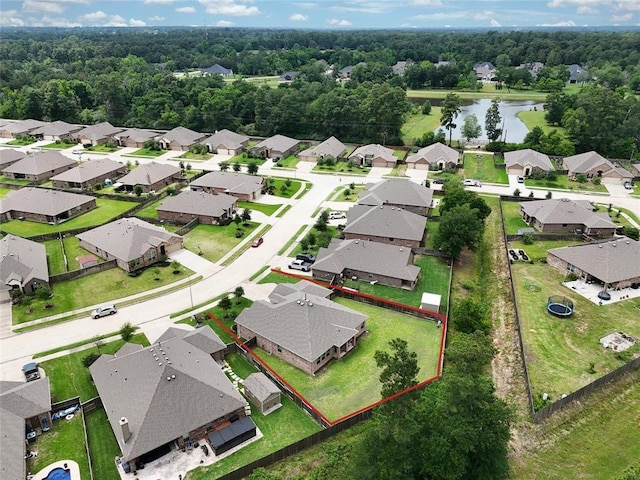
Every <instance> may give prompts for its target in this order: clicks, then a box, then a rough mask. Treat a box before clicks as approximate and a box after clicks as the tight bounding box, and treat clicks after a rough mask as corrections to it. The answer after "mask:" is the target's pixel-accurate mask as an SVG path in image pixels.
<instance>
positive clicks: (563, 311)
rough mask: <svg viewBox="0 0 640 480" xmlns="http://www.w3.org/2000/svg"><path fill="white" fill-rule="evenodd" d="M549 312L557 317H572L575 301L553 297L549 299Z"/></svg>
mask: <svg viewBox="0 0 640 480" xmlns="http://www.w3.org/2000/svg"><path fill="white" fill-rule="evenodd" d="M547 311H548V312H549V313H550V314H551V315H555V316H556V317H560V318H566V317H570V316H571V315H573V301H572V300H571V299H569V298H567V297H561V296H551V297H549V298H548V299H547Z"/></svg>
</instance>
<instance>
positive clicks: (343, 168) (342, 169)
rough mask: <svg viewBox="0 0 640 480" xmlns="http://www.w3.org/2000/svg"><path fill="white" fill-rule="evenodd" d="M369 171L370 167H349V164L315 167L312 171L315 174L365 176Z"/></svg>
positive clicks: (339, 163) (341, 163)
mask: <svg viewBox="0 0 640 480" xmlns="http://www.w3.org/2000/svg"><path fill="white" fill-rule="evenodd" d="M370 170H371V168H370V167H362V168H360V167H349V162H336V164H335V165H334V166H333V167H327V166H326V165H320V166H318V165H316V166H315V167H313V169H312V171H313V172H316V173H348V174H349V175H367V174H368V173H369V171H370Z"/></svg>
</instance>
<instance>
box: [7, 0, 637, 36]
mask: <svg viewBox="0 0 640 480" xmlns="http://www.w3.org/2000/svg"><path fill="white" fill-rule="evenodd" d="M8 26H16V27H168V26H197V27H257V28H295V29H314V30H319V29H333V30H340V29H342V30H349V29H352V30H353V29H366V28H395V29H398V28H402V29H411V28H469V27H481V28H492V27H493V28H498V27H503V28H522V27H566V28H571V27H583V26H588V27H596V26H626V27H632V26H633V27H637V26H640V0H473V1H468V0H310V1H296V0H289V1H287V0H0V28H6V27H8ZM1 35H2V32H1V30H0V38H1Z"/></svg>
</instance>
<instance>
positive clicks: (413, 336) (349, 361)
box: [255, 298, 442, 420]
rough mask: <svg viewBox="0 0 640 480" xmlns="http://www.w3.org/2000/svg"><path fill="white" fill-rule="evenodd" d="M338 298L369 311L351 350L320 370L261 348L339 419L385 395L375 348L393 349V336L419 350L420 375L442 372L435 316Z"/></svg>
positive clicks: (328, 413) (282, 371)
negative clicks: (299, 366) (309, 369)
mask: <svg viewBox="0 0 640 480" xmlns="http://www.w3.org/2000/svg"><path fill="white" fill-rule="evenodd" d="M335 301H336V302H337V303H339V304H341V305H344V306H346V307H348V308H352V309H353V310H356V311H358V312H361V313H364V314H365V315H367V316H368V319H367V325H366V328H367V333H366V334H365V335H364V336H362V337H360V339H359V340H358V345H357V346H356V347H355V348H354V349H353V350H352V351H351V352H349V354H348V355H346V356H345V357H343V358H341V359H340V360H334V361H332V362H331V363H329V364H328V365H327V366H326V367H325V368H323V369H322V370H320V371H319V372H317V373H316V374H315V376H311V375H309V374H307V373H305V372H303V371H302V370H299V369H297V368H296V367H293V366H291V365H290V364H288V363H286V362H284V361H283V360H280V359H279V358H277V357H275V356H273V355H269V354H267V353H265V352H264V351H262V350H260V349H257V350H256V351H255V353H256V354H257V355H259V356H260V358H262V359H263V360H264V361H265V362H266V363H267V364H269V366H270V367H271V368H273V369H274V370H275V371H276V372H278V374H279V375H280V376H282V377H283V378H284V379H285V380H286V381H287V382H288V383H289V384H290V385H291V386H292V387H293V388H295V389H296V390H297V391H298V392H299V393H300V394H302V395H303V396H304V397H305V398H306V399H307V400H308V401H309V402H311V403H312V404H313V405H314V406H315V407H316V408H317V409H318V410H320V411H321V412H322V413H323V414H324V415H325V416H326V417H327V418H329V419H330V420H336V419H338V418H340V417H342V416H344V415H347V414H349V413H351V412H354V411H356V410H358V409H359V408H363V407H366V406H367V405H370V404H372V403H374V402H376V401H378V400H380V399H381V397H380V381H379V376H380V369H379V368H378V367H377V366H376V363H375V359H374V353H375V352H376V351H377V350H385V351H388V350H389V345H388V342H389V341H390V340H392V339H394V338H398V337H399V338H403V339H405V340H406V341H407V343H408V346H409V350H411V351H414V352H416V353H417V354H418V366H419V367H420V371H419V373H418V380H419V381H423V380H427V379H428V378H431V377H433V376H434V375H435V374H436V370H437V365H438V355H439V349H440V338H441V334H442V330H441V329H439V328H438V327H437V326H436V323H435V322H432V321H429V320H423V319H419V318H417V317H413V316H411V315H402V314H400V313H397V312H393V311H391V310H387V309H384V308H380V307H374V306H372V305H367V304H364V303H361V302H357V301H355V300H348V299H344V298H337V299H336V300H335Z"/></svg>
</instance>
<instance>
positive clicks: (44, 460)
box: [27, 414, 91, 478]
mask: <svg viewBox="0 0 640 480" xmlns="http://www.w3.org/2000/svg"><path fill="white" fill-rule="evenodd" d="M29 448H30V449H31V450H34V451H36V452H38V456H37V457H35V458H30V459H28V460H27V472H32V473H38V472H39V471H40V470H42V469H43V468H45V467H47V466H48V465H50V464H52V463H54V462H58V461H60V460H73V461H74V462H77V463H78V466H79V467H80V476H81V477H82V478H91V475H90V473H89V458H88V457H87V450H86V443H85V440H84V426H83V424H82V415H81V414H77V415H74V416H73V418H72V419H71V420H66V419H64V420H56V421H55V422H54V423H53V425H52V426H51V430H49V431H48V432H45V433H43V434H42V435H38V442H37V443H35V444H34V445H32V446H30V447H29Z"/></svg>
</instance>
